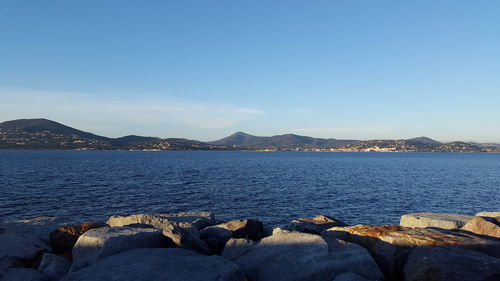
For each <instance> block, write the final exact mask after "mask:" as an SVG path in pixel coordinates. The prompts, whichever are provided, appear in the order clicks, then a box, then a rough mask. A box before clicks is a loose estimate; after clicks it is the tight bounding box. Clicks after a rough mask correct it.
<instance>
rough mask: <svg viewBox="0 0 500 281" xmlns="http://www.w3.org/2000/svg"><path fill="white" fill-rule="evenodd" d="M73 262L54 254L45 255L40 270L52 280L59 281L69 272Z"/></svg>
mask: <svg viewBox="0 0 500 281" xmlns="http://www.w3.org/2000/svg"><path fill="white" fill-rule="evenodd" d="M70 268H71V261H70V260H68V259H65V258H63V257H61V256H58V255H54V254H47V253H46V254H44V255H43V258H42V262H41V263H40V265H39V266H38V270H39V271H41V272H43V273H44V274H45V275H46V276H48V277H49V278H50V279H52V280H55V281H57V280H59V279H61V278H63V277H64V275H66V274H67V273H68V272H69V269H70Z"/></svg>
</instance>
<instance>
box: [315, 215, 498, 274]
mask: <svg viewBox="0 0 500 281" xmlns="http://www.w3.org/2000/svg"><path fill="white" fill-rule="evenodd" d="M323 235H325V236H328V237H334V238H337V239H342V240H346V241H349V242H354V243H357V244H360V245H362V246H364V247H366V248H367V249H368V250H369V251H370V253H371V254H372V255H373V257H374V258H375V260H376V261H377V263H378V264H379V266H380V267H381V269H382V271H383V272H384V273H385V274H386V276H388V278H389V280H403V272H402V268H403V267H404V265H405V263H406V260H407V258H408V255H409V254H410V253H411V251H412V250H413V249H414V248H415V247H420V246H431V247H454V248H455V247H456V248H464V249H469V250H473V251H478V252H483V253H485V254H488V255H491V256H494V257H499V256H500V242H499V241H498V240H495V239H485V238H483V237H480V236H478V235H475V234H473V233H467V232H465V231H458V230H454V231H452V230H437V229H431V228H409V227H403V226H399V225H382V226H371V225H357V226H352V227H333V228H330V229H328V230H327V231H325V232H323Z"/></svg>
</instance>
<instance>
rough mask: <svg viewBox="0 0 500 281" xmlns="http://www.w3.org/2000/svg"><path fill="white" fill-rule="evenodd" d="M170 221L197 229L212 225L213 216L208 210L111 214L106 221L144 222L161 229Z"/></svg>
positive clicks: (110, 224)
mask: <svg viewBox="0 0 500 281" xmlns="http://www.w3.org/2000/svg"><path fill="white" fill-rule="evenodd" d="M172 223H173V224H175V225H177V226H180V227H183V228H189V227H196V228H197V229H202V228H205V227H207V226H211V225H214V224H215V218H214V215H213V214H212V213H210V212H184V213H177V214H135V215H130V216H112V217H110V218H109V219H108V221H107V224H108V225H109V226H112V227H116V226H127V225H134V224H146V225H151V226H153V227H155V228H158V229H163V228H165V227H166V226H168V225H170V224H172Z"/></svg>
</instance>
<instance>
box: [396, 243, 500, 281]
mask: <svg viewBox="0 0 500 281" xmlns="http://www.w3.org/2000/svg"><path fill="white" fill-rule="evenodd" d="M404 275H405V280H406V281H426V280H429V281H493V280H500V259H497V258H493V257H491V256H488V255H485V254H482V253H478V252H474V251H469V250H464V249H452V248H443V247H419V248H416V249H415V250H414V251H412V253H411V254H410V256H409V258H408V262H407V263H406V266H405V268H404Z"/></svg>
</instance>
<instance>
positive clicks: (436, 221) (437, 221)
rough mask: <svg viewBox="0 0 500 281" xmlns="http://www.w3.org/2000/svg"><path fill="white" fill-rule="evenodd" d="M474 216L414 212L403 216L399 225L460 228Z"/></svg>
mask: <svg viewBox="0 0 500 281" xmlns="http://www.w3.org/2000/svg"><path fill="white" fill-rule="evenodd" d="M472 218H473V216H466V215H458V214H439V213H413V214H406V215H403V216H402V217H401V221H400V223H399V225H401V226H405V227H420V228H427V227H436V228H442V229H459V228H461V227H462V226H464V225H465V224H466V223H467V222H468V221H469V220H470V219H472Z"/></svg>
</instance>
